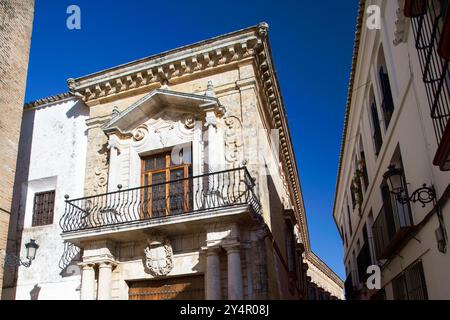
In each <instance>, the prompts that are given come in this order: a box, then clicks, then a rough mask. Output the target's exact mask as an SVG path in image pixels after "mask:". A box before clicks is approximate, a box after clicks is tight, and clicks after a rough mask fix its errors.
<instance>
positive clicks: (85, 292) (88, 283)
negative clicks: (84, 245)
mask: <svg viewBox="0 0 450 320" xmlns="http://www.w3.org/2000/svg"><path fill="white" fill-rule="evenodd" d="M80 266H81V268H82V275H81V300H95V296H94V290H95V270H94V266H95V264H93V263H81V264H80Z"/></svg>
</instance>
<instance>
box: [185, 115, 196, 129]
mask: <svg viewBox="0 0 450 320" xmlns="http://www.w3.org/2000/svg"><path fill="white" fill-rule="evenodd" d="M183 123H184V126H185V127H186V129H189V130H190V129H193V128H194V126H195V117H194V116H193V115H192V114H185V115H184V116H183Z"/></svg>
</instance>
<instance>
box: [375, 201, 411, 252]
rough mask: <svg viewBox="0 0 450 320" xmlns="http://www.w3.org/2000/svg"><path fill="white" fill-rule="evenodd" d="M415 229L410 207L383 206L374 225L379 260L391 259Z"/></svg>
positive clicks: (400, 205)
mask: <svg viewBox="0 0 450 320" xmlns="http://www.w3.org/2000/svg"><path fill="white" fill-rule="evenodd" d="M413 229H414V226H413V224H412V219H411V214H410V211H409V206H407V205H402V204H397V208H391V207H390V206H386V207H384V206H383V207H382V208H381V211H380V213H379V214H378V217H377V218H376V219H375V222H374V224H373V235H374V240H375V251H376V252H375V253H376V257H377V259H380V260H383V259H388V258H390V257H391V256H392V255H393V254H394V253H395V251H396V250H397V248H398V247H399V246H400V245H401V244H402V241H403V240H404V239H405V238H406V237H407V236H408V234H410V233H411V232H412V231H413Z"/></svg>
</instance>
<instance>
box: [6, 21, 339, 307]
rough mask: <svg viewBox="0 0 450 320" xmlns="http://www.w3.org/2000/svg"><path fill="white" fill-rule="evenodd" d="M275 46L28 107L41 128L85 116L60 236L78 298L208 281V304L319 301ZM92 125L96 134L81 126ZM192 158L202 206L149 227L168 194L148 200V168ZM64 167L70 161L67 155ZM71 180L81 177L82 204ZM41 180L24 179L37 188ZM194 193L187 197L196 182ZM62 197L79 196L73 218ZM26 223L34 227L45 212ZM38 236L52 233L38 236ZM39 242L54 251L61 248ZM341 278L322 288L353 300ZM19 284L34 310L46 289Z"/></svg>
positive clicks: (212, 55) (200, 47) (248, 32)
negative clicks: (307, 259) (66, 113)
mask: <svg viewBox="0 0 450 320" xmlns="http://www.w3.org/2000/svg"><path fill="white" fill-rule="evenodd" d="M267 32H268V26H267V24H265V23H262V24H260V25H258V26H256V27H252V28H247V29H243V30H239V31H236V32H233V33H231V34H227V35H224V36H219V37H216V38H213V39H210V40H207V41H203V42H200V43H197V44H195V45H190V46H186V47H183V48H179V49H175V50H172V51H169V52H166V53H164V54H162V55H156V56H152V57H149V58H145V59H142V60H138V61H134V62H131V63H128V64H126V65H123V66H121V67H118V68H116V69H111V70H105V71H101V72H98V73H95V74H92V75H90V76H87V77H82V78H79V79H69V80H68V86H69V90H70V95H69V96H60V97H59V98H57V99H56V100H57V101H54V100H55V99H54V98H51V99H47V100H45V101H38V102H35V103H32V104H29V105H28V106H27V108H29V109H30V112H34V113H35V114H36V115H38V114H40V113H44V112H45V110H48V111H51V110H55V111H54V112H55V113H56V112H57V111H56V110H57V109H60V110H61V112H63V110H64V108H63V106H61V105H60V104H61V103H62V102H61V101H62V100H64V99H65V100H67V101H69V102H70V103H74V102H75V101H77V105H79V109H78V110H79V111H78V113H77V116H75V117H69V119H68V120H67V121H68V123H70V124H72V125H73V130H72V131H69V132H71V134H73V135H80V134H81V133H82V136H78V138H77V139H69V140H68V141H71V142H74V141H78V142H80V141H83V142H82V143H83V145H84V143H85V149H84V150H78V151H76V153H75V154H76V155H77V157H80V156H81V157H83V156H84V159H85V161H77V162H73V161H74V160H75V158H70V159H67V160H66V161H64V162H63V164H62V165H61V167H60V168H59V169H61V172H59V173H56V172H55V173H54V175H57V176H58V179H57V181H58V184H57V185H56V188H57V193H58V187H60V188H61V192H59V197H58V201H60V202H59V207H58V209H57V210H58V214H57V216H58V221H59V220H60V227H61V228H62V230H60V229H59V227H55V228H56V229H58V230H59V231H60V232H59V233H57V234H56V233H55V232H54V231H52V232H51V233H52V234H54V236H55V237H59V240H58V241H54V242H55V243H58V246H59V247H60V248H64V250H66V249H67V246H75V248H80V254H79V255H78V256H73V257H72V259H69V260H70V261H69V266H74V265H78V266H79V269H78V273H76V274H73V275H71V276H68V277H66V278H65V279H64V281H67V284H62V286H67V290H66V295H65V297H67V298H77V297H79V298H81V299H129V298H131V297H133V298H135V297H142V296H146V297H147V298H148V297H152V294H151V293H149V290H150V289H149V288H144V289H142V288H141V289H136V286H137V287H138V288H139V286H140V285H143V283H146V284H147V285H148V283H150V285H151V284H155V283H159V282H158V281H161V280H164V279H167V281H169V280H170V281H176V280H177V279H186V277H189V276H191V277H192V276H196V277H201V279H203V282H204V288H203V289H202V290H204V297H205V298H207V299H249V300H252V299H268V298H270V299H305V298H307V289H306V288H307V277H306V273H305V272H306V268H305V267H304V266H305V265H306V264H305V263H304V261H303V259H304V258H303V255H304V254H305V251H306V252H310V250H311V249H310V246H309V239H308V230H307V226H306V222H305V221H306V219H305V212H304V208H303V200H302V198H301V194H300V184H299V181H298V175H297V171H296V170H297V169H296V165H295V160H294V158H293V153H292V146H291V142H290V135H289V131H288V128H287V124H286V121H285V115H284V106H283V105H282V101H281V96H280V94H279V88H278V84H277V81H276V78H275V72H274V67H273V62H272V58H271V54H270V48H269V42H268V38H267ZM69 102H68V103H69ZM31 110H34V111H31ZM81 110H84V111H83V112H81ZM84 120H85V127H84V126H83V125H81V124H80V123H79V121H84ZM271 130H273V131H275V133H276V134H275V136H274V135H272V133H273V131H271ZM36 132H37V131H36ZM69 132H67V133H69ZM28 134H29V133H23V135H24V136H27V135H28ZM278 137H279V140H280V141H279V142H280V143H279V145H278V144H277V141H276V140H277V138H278ZM33 139H39V138H38V137H36V138H35V137H33ZM58 139H65V137H63V136H62V135H61V134H59V138H58ZM180 146H187V147H186V149H182V150H183V151H182V154H183V155H185V154H186V155H187V154H189V158H190V160H189V161H190V162H189V168H190V169H189V170H191V173H190V174H189V179H192V187H189V188H192V189H190V190H191V191H189V192H191V197H192V200H191V202H190V203H189V201H188V200H187V199H188V196H187V195H184V196H183V197H182V199H184V200H183V201H184V205H183V206H184V207H183V208H185V209H183V210H184V211H185V213H186V214H176V215H175V214H171V213H170V212H169V213H168V211H166V210H168V209H167V208H168V206H172V204H171V202H170V201H171V199H166V198H164V206H163V207H164V210H165V213H164V215H163V216H158V215H156V212H157V211H158V208H157V207H154V206H153V204H152V207H151V210H152V213H151V215H152V216H151V218H147V217H146V216H145V215H146V212H147V211H146V210H148V209H146V208H148V201H149V200H146V199H148V198H146V197H147V192H151V193H152V194H153V193H155V194H156V192H157V191H155V190H156V189H153V187H145V185H146V183H145V182H144V181H145V180H144V179H145V177H147V178H148V176H147V175H146V174H143V166H144V165H145V164H143V162H142V161H143V160H142V159H145V158H146V157H148V156H149V155H154V154H160V153H161V152H167V151H170V153H171V157H172V156H173V154H174V151H173V150H179V149H180ZM80 147H81V148H82V146H80ZM177 148H178V149H177ZM278 148H279V149H278ZM54 151H56V150H54V149H52V152H54ZM67 152H68V150H67ZM61 153H62V154H61V155H58V157H59V158H61V157H63V156H64V154H65V153H66V151H61ZM72 154H74V153H73V152H72ZM176 154H177V153H175V155H176ZM279 154H281V157H280V158H278V155H279ZM32 157H33V155H32ZM31 163H32V161H31ZM65 166H68V167H70V168H72V170H76V171H77V173H78V175H77V177H80V179H79V180H78V181H76V183H75V182H74V185H71V190H69V188H68V187H67V186H66V185H65V184H66V181H68V180H70V178H69V177H67V176H66V175H65V173H63V171H62V170H63V169H64V168H65ZM243 167H245V169H244V168H243ZM59 169H58V170H59ZM80 170H83V174H79V172H80ZM247 170H248V171H247ZM48 172H49V170H42V171H41V173H42V175H48ZM72 174H74V172H73V173H72ZM151 174H152V175H153V174H154V172H153V173H151ZM62 175H64V177H63V176H62ZM52 176H53V174H52ZM166 177H167V173H166ZM42 179H44V177H42ZM166 179H167V178H166ZM29 180H30V178H29V177H28V179H27V178H26V177H25V176H24V180H23V183H28V184H29ZM27 181H28V182H27ZM60 181H61V185H59V182H60ZM183 181H186V182H185V184H184V185H185V187H183V188H187V187H186V186H188V185H189V183H190V182H187V181H191V180H183ZM143 184H144V187H143V186H142V185H143ZM164 185H165V186H167V187H165V188H167V189H165V190H169V191H164V192H171V191H170V190H171V189H170V188H171V187H170V186H173V185H174V184H164ZM178 186H179V184H178ZM17 187H19V186H17ZM62 189H64V191H62ZM80 190H82V192H81V191H80ZM183 190H187V189H183ZM62 192H66V193H67V194H68V195H69V198H68V199H69V200H68V202H67V203H66V210H65V214H64V215H63V216H62V213H61V212H60V210H61V209H62V199H61V195H62ZM80 192H81V193H83V195H80ZM185 192H188V191H185ZM30 193H32V191H30ZM105 193H106V194H105ZM165 194H166V193H164V195H165ZM82 196H84V197H82ZM24 197H25V198H26V196H24V195H23V194H22V195H21V196H20V197H19V198H22V199H23V198H24ZM80 197H81V199H76V198H80ZM164 197H166V196H164ZM180 199H181V198H180ZM28 201H29V200H28ZM151 201H153V198H152V200H151ZM186 207H189V209H186ZM24 215H25V218H24V221H27V219H30V218H29V216H30V215H32V212H27V210H25V213H24ZM61 216H62V217H61ZM27 217H28V218H27ZM17 225H20V223H18V224H17ZM26 232H30V233H37V232H38V230H37V229H35V228H29V229H27V228H26V226H25V228H24V230H23V234H25V233H26ZM27 235H29V233H27ZM22 238H23V236H22ZM39 240H40V241H41V245H42V246H44V247H45V246H46V244H47V241H48V240H46V239H43V238H39ZM300 248H301V249H300ZM44 250H46V249H43V251H44ZM52 250H53V249H52ZM58 250H59V249H58ZM65 252H66V251H64V253H65ZM316 261H319V260H318V259H317V260H316ZM46 263H48V262H44V261H41V262H39V261H38V258H36V261H35V262H34V263H33V266H32V267H31V268H37V269H39V270H44V268H45V266H46ZM34 270H36V269H34ZM327 271H329V269H328V268H327V267H326V266H325V265H323V264H322V269H320V270H319V271H318V272H316V274H324V277H329V279H330V281H331V282H335V283H336V286H337V287H342V283H341V281H340V280H339V279H338V278H337V277H332V276H331V277H330V275H331V274H332V272H331V271H329V272H327ZM45 272H46V271H44V273H45ZM80 274H81V284H80V286H75V283H77V281H78V283H79V281H80V279H79V275H80ZM49 277H50V275H49ZM51 277H53V279H59V278H58V276H56V275H55V274H53V275H51ZM16 278H18V280H17V283H16V284H15V285H14V283H13V284H12V288H11V289H10V292H11V295H10V297H14V296H15V297H16V298H21V299H24V298H25V297H26V295H27V294H29V292H30V291H31V290H33V287H30V284H31V283H32V282H31V281H27V278H26V275H25V274H20V273H19V275H18V276H16ZM315 279H316V276H315V275H314V276H312V277H310V281H315ZM35 281H36V282H39V281H38V280H37V279H35ZM55 281H56V282H59V283H62V281H63V279H59V280H55ZM148 281H150V282H148ZM69 284H70V287H69ZM51 288H53V287H52V286H50V285H48V284H46V283H45V281H44V282H42V290H41V295H42V297H50V296H51V294H50V293H49V292H50V290H51ZM14 290H16V293H15V295H14V293H13V291H14ZM133 290H134V291H133ZM139 290H144V291H139ZM145 290H147V291H145ZM150 291H151V290H150ZM131 292H134V293H133V295H132V296H131ZM143 292H144V293H143ZM145 292H146V293H145ZM202 294H203V293H202ZM333 294H334V293H333ZM336 296H338V295H336Z"/></svg>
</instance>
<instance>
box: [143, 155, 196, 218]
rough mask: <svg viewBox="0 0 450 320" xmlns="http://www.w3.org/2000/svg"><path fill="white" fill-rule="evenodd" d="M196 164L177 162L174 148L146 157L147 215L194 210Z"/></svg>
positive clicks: (145, 209) (144, 181) (144, 197)
mask: <svg viewBox="0 0 450 320" xmlns="http://www.w3.org/2000/svg"><path fill="white" fill-rule="evenodd" d="M191 176H192V166H191V164H190V163H183V164H181V165H175V164H174V163H173V161H172V159H171V152H170V151H168V152H165V153H160V154H156V155H152V156H149V157H145V158H143V159H142V185H143V186H147V185H151V187H149V188H144V189H143V190H142V198H143V216H144V217H145V218H149V217H163V216H167V215H174V214H180V213H184V212H189V211H190V210H192V179H189V178H190V177H191Z"/></svg>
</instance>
